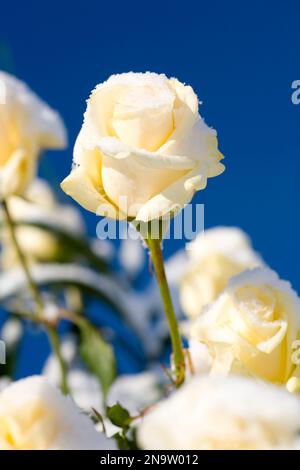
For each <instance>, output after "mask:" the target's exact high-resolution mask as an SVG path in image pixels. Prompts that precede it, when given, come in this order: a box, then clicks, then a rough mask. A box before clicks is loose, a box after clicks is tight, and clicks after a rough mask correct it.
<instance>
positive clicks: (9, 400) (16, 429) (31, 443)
mask: <svg viewBox="0 0 300 470" xmlns="http://www.w3.org/2000/svg"><path fill="white" fill-rule="evenodd" d="M111 448H114V444H113V442H112V441H110V440H108V439H107V438H106V437H105V436H104V435H102V434H100V433H98V432H97V431H96V430H95V428H94V425H93V423H92V421H91V420H90V419H89V418H88V417H87V416H85V415H84V414H82V413H81V412H80V410H79V409H78V408H77V407H76V406H75V404H74V403H73V401H72V400H71V399H70V398H69V397H65V396H63V395H62V394H61V393H60V392H59V391H58V390H57V389H56V388H54V387H53V386H52V385H50V384H49V383H48V382H47V381H46V379H44V378H42V377H29V378H27V379H23V380H19V381H18V382H15V383H13V384H12V385H9V386H8V387H6V388H5V389H4V390H3V391H2V392H1V393H0V449H1V450H99V449H111Z"/></svg>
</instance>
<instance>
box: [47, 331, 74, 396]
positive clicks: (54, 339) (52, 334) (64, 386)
mask: <svg viewBox="0 0 300 470" xmlns="http://www.w3.org/2000/svg"><path fill="white" fill-rule="evenodd" d="M47 332H48V337H49V341H50V344H51V347H52V350H53V352H54V354H55V355H56V358H57V360H58V363H59V367H60V371H61V391H62V392H63V394H64V395H68V394H69V387H68V382H67V368H66V364H65V362H64V360H63V357H62V354H61V349H60V344H59V336H58V334H57V331H56V328H55V327H53V326H48V328H47Z"/></svg>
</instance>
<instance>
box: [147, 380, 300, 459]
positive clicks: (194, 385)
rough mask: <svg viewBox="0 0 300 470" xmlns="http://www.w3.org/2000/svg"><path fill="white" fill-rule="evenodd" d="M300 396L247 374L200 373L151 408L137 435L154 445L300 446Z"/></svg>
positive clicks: (149, 446)
mask: <svg viewBox="0 0 300 470" xmlns="http://www.w3.org/2000/svg"><path fill="white" fill-rule="evenodd" d="M299 430H300V401H299V399H298V397H297V396H296V395H292V394H290V393H288V392H286V391H285V390H284V389H281V388H280V387H277V386H275V385H271V384H267V383H263V382H256V381H255V380H253V379H246V378H243V377H237V376H236V377H235V376H231V377H226V378H220V377H218V378H216V377H214V378H212V377H210V378H209V377H195V378H194V379H192V380H191V382H189V383H188V384H186V385H184V386H183V387H182V388H181V389H180V390H178V391H176V392H174V394H173V395H171V396H170V397H169V398H167V399H165V400H164V401H162V402H160V403H159V404H158V405H157V407H156V408H155V409H154V410H153V411H152V412H150V413H149V414H147V415H146V416H145V417H144V418H143V421H142V423H141V425H140V426H139V429H138V441H139V444H140V445H141V447H142V448H143V449H146V450H149V449H151V450H152V449H153V450H156V449H158V450H197V449H199V450H201V449H207V450H219V449H225V450H227V449H228V450H244V449H299V448H300V445H299V444H300V442H299V438H298V436H297V434H298V433H299Z"/></svg>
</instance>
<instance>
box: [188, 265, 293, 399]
mask: <svg viewBox="0 0 300 470" xmlns="http://www.w3.org/2000/svg"><path fill="white" fill-rule="evenodd" d="M299 333H300V299H299V297H298V296H297V294H296V293H295V292H294V291H293V290H292V288H291V286H290V284H289V283H288V282H286V281H282V280H280V279H279V278H278V276H277V274H276V273H275V272H273V271H271V270H269V269H266V268H256V269H253V270H251V271H245V272H244V273H242V274H239V275H238V276H236V277H234V278H232V279H231V280H230V282H229V284H228V287H227V288H226V289H225V290H224V291H223V292H222V293H221V294H220V296H219V297H218V299H217V300H216V301H215V302H214V303H213V304H211V305H210V306H208V307H207V309H205V310H204V311H203V312H202V313H201V314H200V315H199V316H198V317H197V318H196V320H194V322H192V324H191V327H190V334H191V337H192V338H193V339H194V340H197V341H200V342H202V343H204V344H206V345H207V347H208V349H209V351H210V354H211V356H212V370H211V372H212V373H214V374H227V373H230V372H234V373H241V374H247V375H250V376H256V377H259V378H261V379H264V380H267V381H270V382H274V383H277V384H287V388H288V389H289V390H290V391H294V390H295V388H297V384H298V382H299V379H298V376H299V366H298V365H297V361H295V360H294V358H295V354H294V353H295V351H294V346H295V340H297V339H298V338H299Z"/></svg>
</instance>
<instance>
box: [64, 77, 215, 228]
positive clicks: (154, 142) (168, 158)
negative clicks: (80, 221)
mask: <svg viewBox="0 0 300 470" xmlns="http://www.w3.org/2000/svg"><path fill="white" fill-rule="evenodd" d="M221 158H222V155H221V153H220V152H219V151H218V144H217V137H216V132H215V131H214V130H213V129H211V128H209V127H208V126H207V125H206V124H205V123H204V120H203V119H202V118H201V117H200V115H199V111H198V98H197V96H196V95H195V93H194V91H193V89H192V88H191V87H190V86H186V85H184V84H182V83H180V82H179V81H178V80H176V79H175V78H171V79H168V78H167V77H166V76H165V75H158V74H155V73H149V72H147V73H133V72H131V73H125V74H121V75H113V76H111V77H110V78H109V79H108V80H107V81H106V82H104V83H102V84H100V85H98V86H97V87H96V88H95V90H94V91H93V92H92V94H91V96H90V99H89V101H88V105H87V110H86V113H85V116H84V123H83V126H82V128H81V131H80V133H79V136H78V138H77V141H76V144H75V148H74V166H73V169H72V172H71V174H70V175H69V176H68V177H67V178H66V179H65V180H64V181H63V182H62V189H63V190H64V191H65V192H66V193H67V194H69V195H70V196H72V197H73V198H74V199H75V200H76V201H77V202H79V204H81V205H82V206H83V207H85V208H86V209H88V210H90V211H92V212H96V213H97V214H99V215H105V216H108V217H111V218H129V219H137V220H139V221H144V222H148V221H150V220H153V219H157V218H158V217H162V216H166V215H168V214H169V213H170V212H172V213H177V212H178V211H179V210H180V209H181V208H182V207H183V206H184V205H185V204H187V203H188V202H189V201H190V200H191V199H192V197H193V195H194V193H195V191H198V190H200V189H203V188H205V186H206V182H207V178H209V177H213V176H217V175H219V174H220V173H222V171H223V170H224V167H223V165H222V164H221V163H220V159H221Z"/></svg>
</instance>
